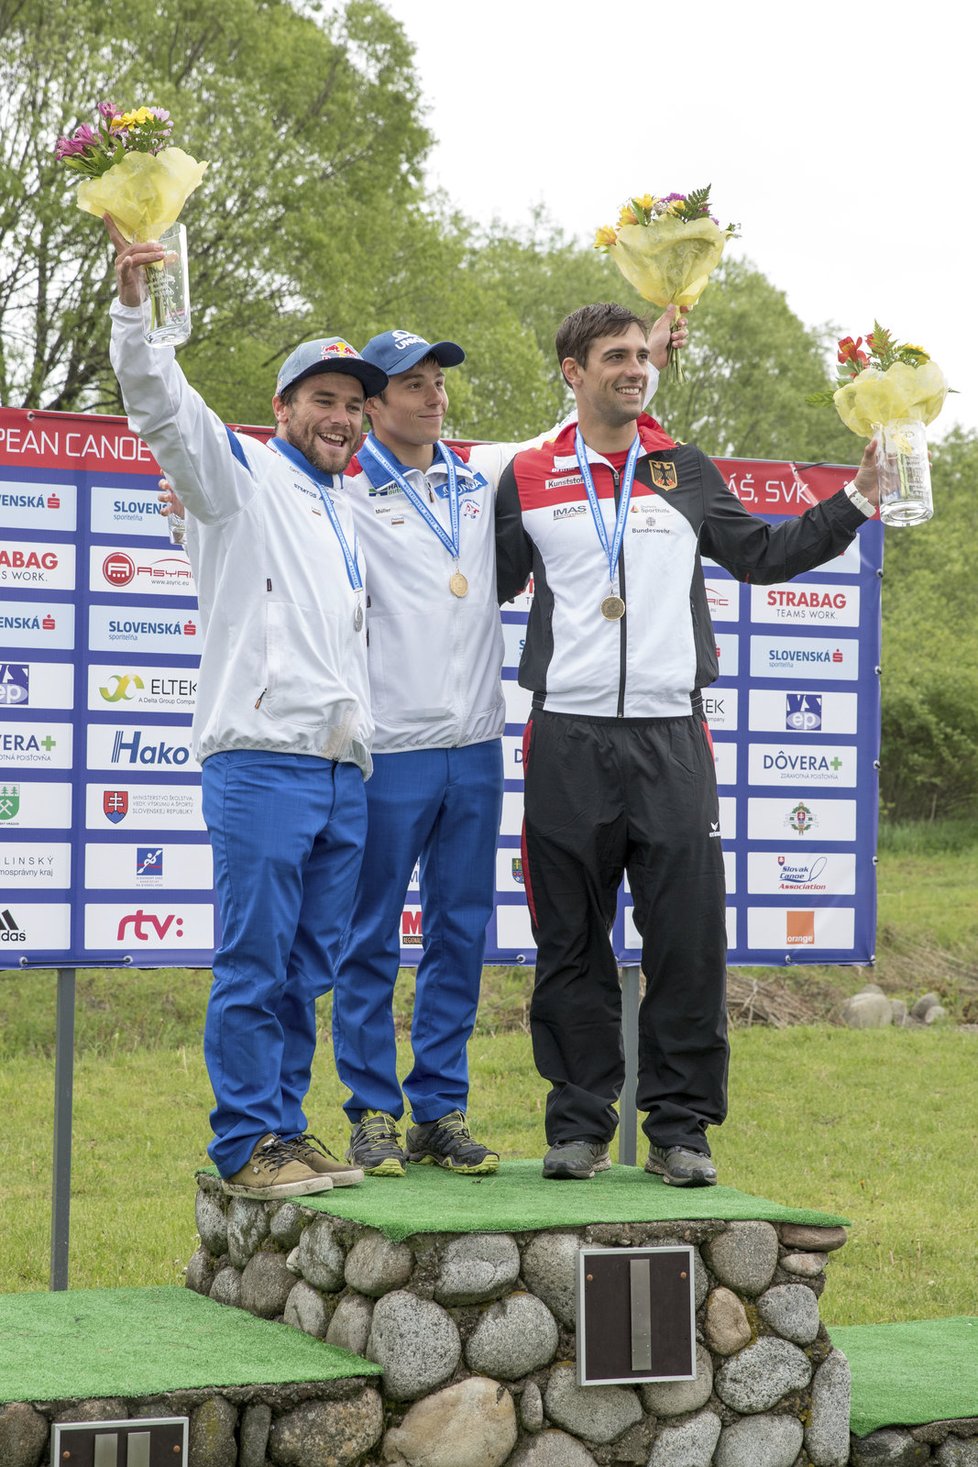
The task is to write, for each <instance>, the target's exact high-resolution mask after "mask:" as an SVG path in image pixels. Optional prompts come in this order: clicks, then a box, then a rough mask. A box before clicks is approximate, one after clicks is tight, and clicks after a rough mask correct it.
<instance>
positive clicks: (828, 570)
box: [793, 535, 862, 586]
mask: <svg viewBox="0 0 978 1467" xmlns="http://www.w3.org/2000/svg"><path fill="white" fill-rule="evenodd" d="M861 547H862V541H861V540H860V538H859V536H858V535H857V536H856V538H855V540H853V542H852V544H851V545H847V546H846V548H845V550H843V552H842V554H841V555H837V556H836V557H835V559H834V560H827V561H826V562H825V564H824V565H820V566H819V567H818V569H817V570H814V571H808V573H807V575H808V576H829V575H843V576H858V574H859V572H860V570H861V569H862V548H861ZM806 579H807V576H798V578H797V579H796V580H795V581H794V582H793V584H794V585H796V586H798V585H802V586H803V585H804V584H805V581H806Z"/></svg>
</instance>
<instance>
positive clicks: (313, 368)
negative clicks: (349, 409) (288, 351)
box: [275, 336, 387, 397]
mask: <svg viewBox="0 0 978 1467" xmlns="http://www.w3.org/2000/svg"><path fill="white" fill-rule="evenodd" d="M317 372H342V373H343V374H344V376H346V377H356V379H357V381H358V382H362V383H363V390H364V392H365V393H366V394H367V396H368V397H376V395H377V393H378V392H383V390H384V388H385V387H386V386H387V373H386V372H385V371H384V370H383V368H382V367H379V366H376V365H375V364H374V363H372V362H368V361H365V360H364V359H363V357H362V356H361V355H360V353H359V352H358V351H357V349H356V347H355V346H351V345H350V343H349V342H348V341H344V340H343V338H342V336H321V337H319V339H318V340H317V341H304V342H303V343H302V345H301V346H297V347H296V349H295V351H294V352H293V353H292V355H291V356H289V357H286V359H285V361H284V362H283V364H282V366H281V368H280V369H279V374H278V379H277V381H276V383H275V392H276V394H277V395H278V396H281V395H282V393H283V392H284V391H285V389H286V388H287V387H292V386H294V384H295V383H296V382H301V381H302V379H303V378H304V377H314V376H315V375H316V373H317Z"/></svg>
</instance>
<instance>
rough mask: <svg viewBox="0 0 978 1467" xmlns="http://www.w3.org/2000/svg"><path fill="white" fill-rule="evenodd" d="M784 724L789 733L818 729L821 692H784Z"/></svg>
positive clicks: (811, 731) (819, 724)
mask: <svg viewBox="0 0 978 1467" xmlns="http://www.w3.org/2000/svg"><path fill="white" fill-rule="evenodd" d="M784 726H785V728H786V729H787V730H788V731H789V732H791V733H815V732H816V731H817V730H818V729H820V728H821V727H822V695H821V693H786V694H785V715H784Z"/></svg>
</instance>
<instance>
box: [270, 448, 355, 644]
mask: <svg viewBox="0 0 978 1467" xmlns="http://www.w3.org/2000/svg"><path fill="white" fill-rule="evenodd" d="M268 446H269V448H271V449H272V450H273V452H275V453H277V454H280V455H281V457H282V458H285V459H288V461H289V463H290V464H293V465H294V467H295V468H297V469H298V470H299V472H300V473H301V474H305V476H306V478H307V479H311V480H312V482H313V483H314V484H315V486H316V488H317V489H318V490H319V497H320V499H321V500H322V501H323V509H325V511H326V514H327V516H328V518H329V522H330V524H331V525H332V527H333V534H334V535H335V536H336V539H337V541H338V542H339V547H340V549H341V550H342V552H343V559H344V560H345V561H346V575H347V580H348V581H349V582H350V585H351V587H352V588H353V590H354V591H362V590H363V577H362V576H361V575H360V567H359V566H358V565H357V541H356V535H354V539H353V550H352V551H351V550H350V546H349V542H348V541H347V538H346V536H345V535H344V533H343V526H342V525H341V524H340V517H339V515H338V514H337V513H336V505H335V504H334V503H333V501H332V499H330V497H329V495H328V493H327V492H326V487H325V484H324V482H323V479H322V478H321V477H320V476H319V475H318V474H317V473H316V470H315V469H314V468H313V466H312V464H311V463H310V462H309V460H308V459H307V458H306V456H305V454H304V453H303V452H302V451H301V450H300V449H298V448H296V446H295V444H293V443H289V442H287V441H283V440H281V439H277V438H270V439H269V440H268ZM329 479H330V482H331V483H332V482H333V481H334V480H335V479H339V481H340V486H341V487H342V484H343V475H342V474H330V475H329ZM357 613H359V616H356V615H355V617H354V625H355V626H356V629H357V631H359V630H360V627H361V626H362V625H363V612H362V610H361V608H360V606H359V603H358V605H357Z"/></svg>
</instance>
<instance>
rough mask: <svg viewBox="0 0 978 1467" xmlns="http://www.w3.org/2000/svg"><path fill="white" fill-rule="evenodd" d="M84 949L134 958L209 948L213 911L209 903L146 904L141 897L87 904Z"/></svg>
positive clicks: (212, 927)
mask: <svg viewBox="0 0 978 1467" xmlns="http://www.w3.org/2000/svg"><path fill="white" fill-rule="evenodd" d="M85 946H86V947H87V948H103V949H104V948H108V949H110V950H111V951H119V952H131V953H133V954H134V955H135V954H136V953H139V952H143V951H146V950H151V949H153V948H157V949H158V948H173V949H179V948H181V947H186V948H209V947H213V946H214V908H213V907H212V906H211V905H210V903H203V902H200V903H199V902H172V903H171V902H167V901H163V902H150V901H147V900H146V899H145V897H137V898H136V899H134V900H133V901H132V902H88V903H86V906H85ZM177 955H178V956H179V953H178V954H177ZM137 961H138V960H137Z"/></svg>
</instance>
